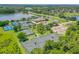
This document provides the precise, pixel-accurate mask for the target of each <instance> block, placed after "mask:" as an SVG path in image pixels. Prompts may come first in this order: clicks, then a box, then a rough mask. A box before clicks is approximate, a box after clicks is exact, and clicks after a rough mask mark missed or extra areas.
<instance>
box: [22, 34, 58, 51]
mask: <svg viewBox="0 0 79 59" xmlns="http://www.w3.org/2000/svg"><path fill="white" fill-rule="evenodd" d="M47 40H54V41H57V40H58V35H56V34H49V35H46V36H41V37H37V38H35V39H33V40H29V41H26V42H24V43H22V44H23V46H24V48H25V49H26V50H27V51H28V52H31V51H32V49H34V48H40V47H43V46H44V44H45V42H46V41H47Z"/></svg>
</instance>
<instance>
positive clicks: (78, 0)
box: [0, 0, 79, 4]
mask: <svg viewBox="0 0 79 59" xmlns="http://www.w3.org/2000/svg"><path fill="white" fill-rule="evenodd" d="M0 4H79V0H0Z"/></svg>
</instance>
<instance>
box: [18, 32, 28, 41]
mask: <svg viewBox="0 0 79 59" xmlns="http://www.w3.org/2000/svg"><path fill="white" fill-rule="evenodd" d="M18 38H19V39H20V41H21V42H24V41H27V40H28V38H27V36H26V35H25V33H23V32H20V33H19V34H18Z"/></svg>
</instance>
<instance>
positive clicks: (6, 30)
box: [0, 5, 79, 54]
mask: <svg viewBox="0 0 79 59" xmlns="http://www.w3.org/2000/svg"><path fill="white" fill-rule="evenodd" d="M0 54H79V5H0Z"/></svg>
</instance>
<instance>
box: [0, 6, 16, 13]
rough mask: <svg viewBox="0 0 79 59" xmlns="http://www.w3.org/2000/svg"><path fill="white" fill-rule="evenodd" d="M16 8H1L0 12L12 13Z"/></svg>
mask: <svg viewBox="0 0 79 59" xmlns="http://www.w3.org/2000/svg"><path fill="white" fill-rule="evenodd" d="M14 12H15V10H14V9H13V8H6V7H4V8H0V14H10V13H14Z"/></svg>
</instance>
